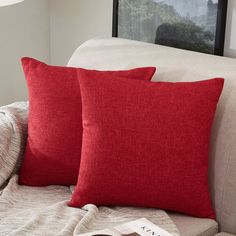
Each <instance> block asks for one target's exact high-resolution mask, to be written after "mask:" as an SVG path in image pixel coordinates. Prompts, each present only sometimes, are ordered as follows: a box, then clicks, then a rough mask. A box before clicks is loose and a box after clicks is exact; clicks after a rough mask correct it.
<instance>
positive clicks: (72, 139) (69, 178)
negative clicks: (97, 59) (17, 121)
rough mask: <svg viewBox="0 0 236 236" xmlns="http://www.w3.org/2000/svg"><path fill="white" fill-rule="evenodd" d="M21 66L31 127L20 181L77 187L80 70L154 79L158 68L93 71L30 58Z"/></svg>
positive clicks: (21, 182)
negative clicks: (55, 64) (78, 76)
mask: <svg viewBox="0 0 236 236" xmlns="http://www.w3.org/2000/svg"><path fill="white" fill-rule="evenodd" d="M22 65H23V68H24V72H25V75H26V80H27V84H28V90H29V125H28V142H27V147H26V152H25V159H24V161H23V165H22V168H21V171H20V177H19V183H20V184H25V185H31V186H45V185H53V184H58V185H72V184H76V181H77V176H78V170H79V164H80V154H81V143H82V120H81V112H82V111H81V109H82V108H81V95H80V89H79V84H78V80H77V70H79V71H81V73H82V72H83V71H87V73H88V74H89V76H91V77H93V76H95V77H103V78H109V77H110V76H111V75H112V76H122V77H127V78H133V79H144V80H150V79H151V78H152V76H153V74H154V72H155V68H153V67H147V68H138V69H134V70H129V71H94V70H91V71H89V70H83V69H76V68H69V67H57V66H49V65H46V64H44V63H42V62H39V61H37V60H34V59H31V58H23V59H22Z"/></svg>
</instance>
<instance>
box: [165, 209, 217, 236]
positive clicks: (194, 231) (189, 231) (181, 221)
mask: <svg viewBox="0 0 236 236" xmlns="http://www.w3.org/2000/svg"><path fill="white" fill-rule="evenodd" d="M168 215H169V216H170V218H171V219H172V220H173V222H174V223H175V224H176V226H177V228H178V230H179V232H180V235H181V236H214V235H215V234H216V233H217V232H218V224H217V222H216V221H215V220H212V219H206V218H196V217H191V216H185V215H181V214H175V213H168Z"/></svg>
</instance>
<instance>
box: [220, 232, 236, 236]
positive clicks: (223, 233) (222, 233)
mask: <svg viewBox="0 0 236 236" xmlns="http://www.w3.org/2000/svg"><path fill="white" fill-rule="evenodd" d="M216 236H236V234H229V233H225V232H221V233H218V234H216Z"/></svg>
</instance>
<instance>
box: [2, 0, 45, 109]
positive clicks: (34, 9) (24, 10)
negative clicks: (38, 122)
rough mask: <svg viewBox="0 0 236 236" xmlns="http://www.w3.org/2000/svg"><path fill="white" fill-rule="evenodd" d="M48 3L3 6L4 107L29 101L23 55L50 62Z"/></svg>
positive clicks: (28, 1) (29, 1)
mask: <svg viewBox="0 0 236 236" xmlns="http://www.w3.org/2000/svg"><path fill="white" fill-rule="evenodd" d="M48 22H49V8H48V1H47V0H25V1H24V2H22V3H19V4H16V5H12V6H7V7H0V105H3V104H8V103H11V102H13V101H19V100H26V99H27V89H26V84H25V79H24V75H23V71H22V69H21V65H20V58H21V57H22V56H32V57H36V58H39V59H42V60H44V61H49V52H50V51H49V24H48Z"/></svg>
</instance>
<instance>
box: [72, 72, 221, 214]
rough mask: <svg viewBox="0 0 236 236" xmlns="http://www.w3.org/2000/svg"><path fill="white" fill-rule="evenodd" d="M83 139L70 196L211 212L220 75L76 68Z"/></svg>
mask: <svg viewBox="0 0 236 236" xmlns="http://www.w3.org/2000/svg"><path fill="white" fill-rule="evenodd" d="M78 79H79V83H80V89H81V96H82V107H83V144H82V154H81V155H82V157H81V163H80V171H79V176H78V182H77V186H76V188H75V191H74V193H73V195H72V199H71V201H70V203H69V205H70V206H73V207H82V206H84V205H85V204H88V203H92V204H96V205H119V206H123V205H124V206H140V207H154V208H161V209H166V210H171V211H176V212H182V213H186V214H189V215H193V216H197V217H209V218H214V217H215V214H214V211H213V209H212V207H211V201H210V194H209V190H208V149H209V141H210V132H211V126H212V122H213V118H214V114H215V110H216V106H217V102H218V99H219V96H220V94H221V91H222V88H223V83H224V80H223V79H211V80H206V81H200V82H191V83H190V82H188V83H183V82H179V83H168V82H148V81H138V82H136V81H132V80H126V79H122V78H120V79H115V78H113V79H112V78H109V79H108V78H102V79H101V78H93V79H91V78H89V76H88V77H86V76H85V75H84V74H83V76H81V75H80V73H79V72H78Z"/></svg>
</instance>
